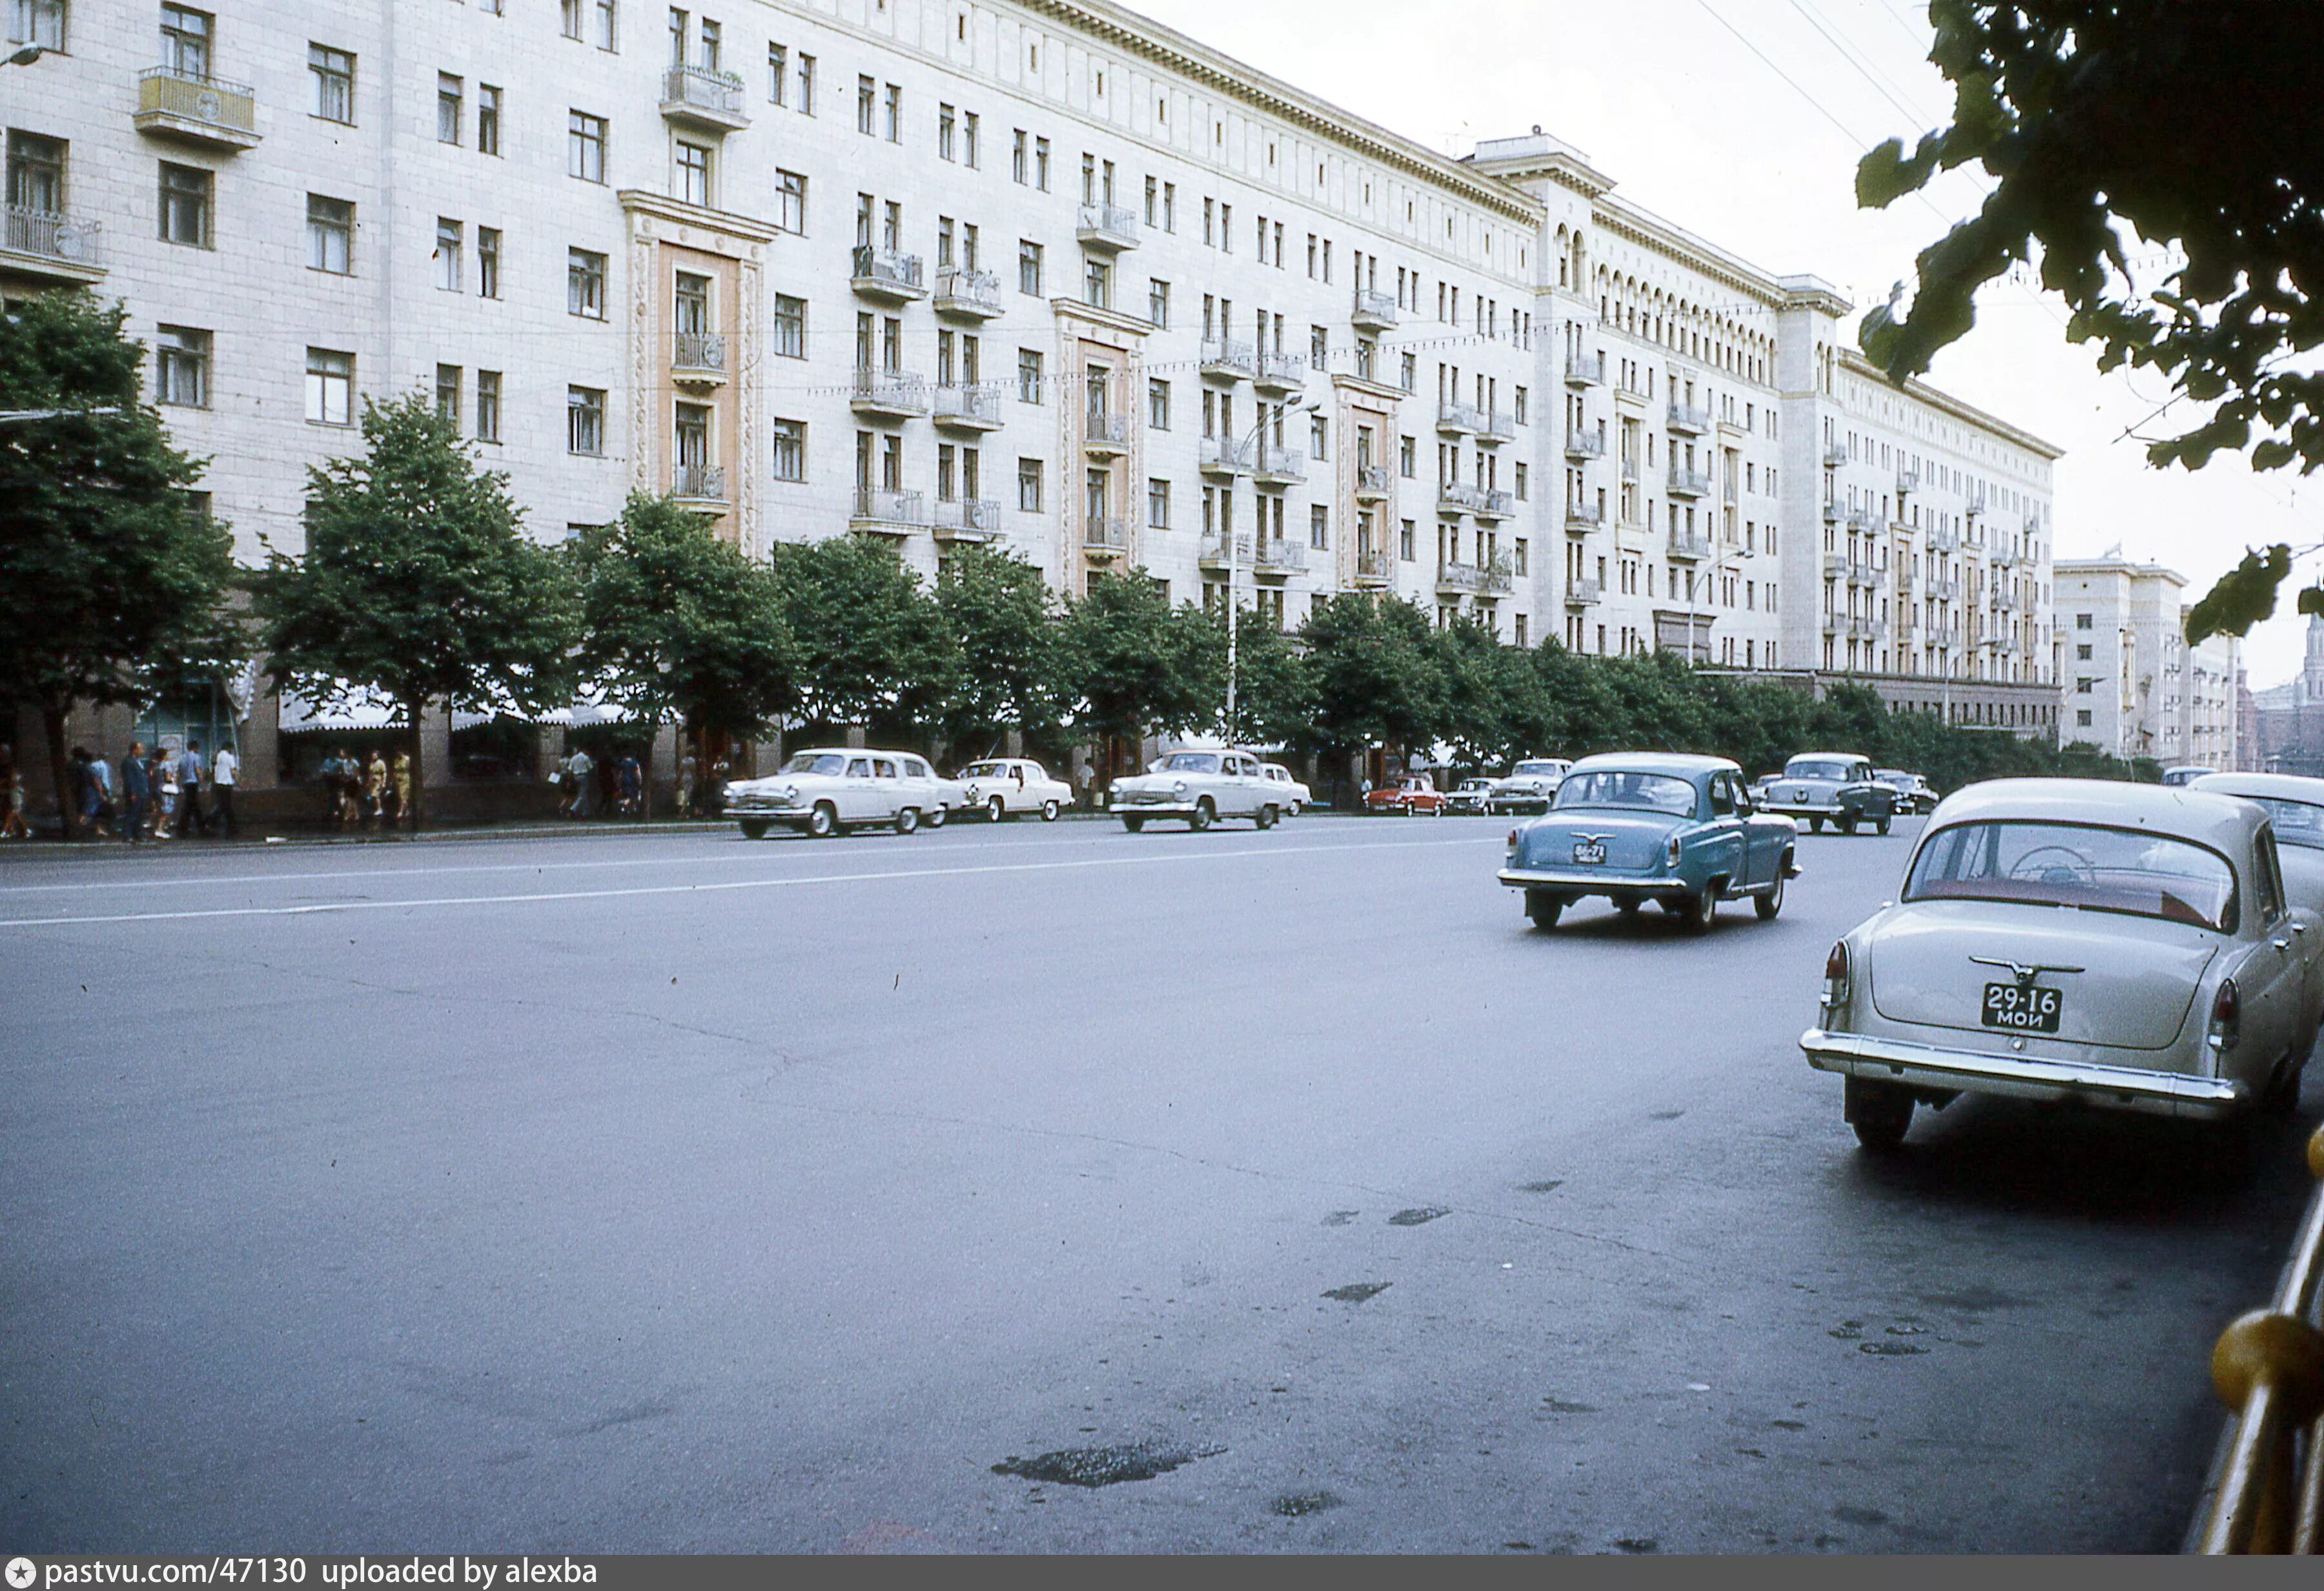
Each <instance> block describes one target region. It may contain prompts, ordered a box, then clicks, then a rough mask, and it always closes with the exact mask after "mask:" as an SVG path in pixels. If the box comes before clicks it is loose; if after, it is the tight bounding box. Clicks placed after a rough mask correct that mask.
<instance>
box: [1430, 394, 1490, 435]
mask: <svg viewBox="0 0 2324 1591" xmlns="http://www.w3.org/2000/svg"><path fill="white" fill-rule="evenodd" d="M1484 426H1485V417H1484V416H1483V415H1482V414H1481V413H1480V412H1479V411H1478V410H1476V409H1472V408H1471V407H1470V406H1469V405H1468V404H1466V403H1456V402H1452V401H1450V400H1443V399H1440V400H1437V404H1436V428H1437V429H1438V430H1439V431H1441V432H1443V434H1444V435H1445V436H1448V437H1473V436H1475V435H1476V434H1477V433H1478V432H1479V431H1480V430H1482V429H1483V428H1484Z"/></svg>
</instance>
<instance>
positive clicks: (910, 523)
mask: <svg viewBox="0 0 2324 1591" xmlns="http://www.w3.org/2000/svg"><path fill="white" fill-rule="evenodd" d="M847 528H848V529H850V530H863V531H868V532H870V533H871V534H872V535H874V536H909V535H910V534H911V533H912V532H913V531H915V530H926V529H929V528H930V520H929V519H928V505H927V498H926V497H924V496H923V495H921V494H920V493H919V492H889V491H885V490H876V489H874V488H872V487H869V486H858V487H857V488H856V489H855V511H854V512H853V513H852V514H850V515H849V516H848V517H847Z"/></svg>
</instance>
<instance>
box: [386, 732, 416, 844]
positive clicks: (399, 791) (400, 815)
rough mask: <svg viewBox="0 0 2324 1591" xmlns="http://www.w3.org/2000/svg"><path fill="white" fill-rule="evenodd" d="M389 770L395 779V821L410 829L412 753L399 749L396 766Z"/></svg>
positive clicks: (400, 825)
mask: <svg viewBox="0 0 2324 1591" xmlns="http://www.w3.org/2000/svg"><path fill="white" fill-rule="evenodd" d="M389 771H390V776H391V777H392V778H393V779H394V781H395V821H396V823H397V825H398V826H399V827H401V828H406V829H408V828H410V827H411V823H412V810H411V753H410V752H409V751H398V752H397V753H396V754H395V766H394V767H393V768H392V769H390V770H389Z"/></svg>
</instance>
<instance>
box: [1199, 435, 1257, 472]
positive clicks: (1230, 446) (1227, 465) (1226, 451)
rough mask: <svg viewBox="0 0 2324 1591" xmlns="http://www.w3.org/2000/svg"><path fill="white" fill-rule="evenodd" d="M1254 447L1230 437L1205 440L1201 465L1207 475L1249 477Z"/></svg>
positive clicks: (1206, 438) (1204, 438)
mask: <svg viewBox="0 0 2324 1591" xmlns="http://www.w3.org/2000/svg"><path fill="white" fill-rule="evenodd" d="M1252 451H1253V445H1252V444H1251V443H1250V442H1237V441H1235V440H1234V439H1233V438H1232V437H1203V446H1202V452H1201V455H1200V457H1201V464H1202V470H1203V474H1206V475H1248V474H1250V465H1251V454H1252Z"/></svg>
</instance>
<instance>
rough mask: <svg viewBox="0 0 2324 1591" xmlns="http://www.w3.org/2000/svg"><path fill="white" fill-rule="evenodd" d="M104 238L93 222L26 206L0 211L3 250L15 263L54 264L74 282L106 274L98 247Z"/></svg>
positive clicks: (55, 269) (59, 271) (1, 246)
mask: <svg viewBox="0 0 2324 1591" xmlns="http://www.w3.org/2000/svg"><path fill="white" fill-rule="evenodd" d="M103 238H104V234H103V233H102V231H101V230H100V229H99V228H98V226H97V223H96V222H94V221H75V220H72V219H71V218H70V217H69V216H61V215H59V214H57V213H56V212H55V211H52V210H34V209H28V208H26V207H24V206H23V205H10V206H8V207H6V208H5V210H0V253H5V254H9V255H12V256H14V258H13V259H12V260H11V261H10V263H11V264H12V265H18V266H21V265H23V264H25V263H27V262H30V263H32V265H34V266H35V267H36V268H38V267H42V266H46V267H51V268H52V271H53V274H55V275H57V276H59V277H61V278H65V279H68V280H73V281H93V280H96V279H97V277H99V276H102V275H103V274H104V273H105V254H104V252H103V250H102V248H101V247H100V246H99V245H100V244H101V243H102V242H103Z"/></svg>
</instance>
